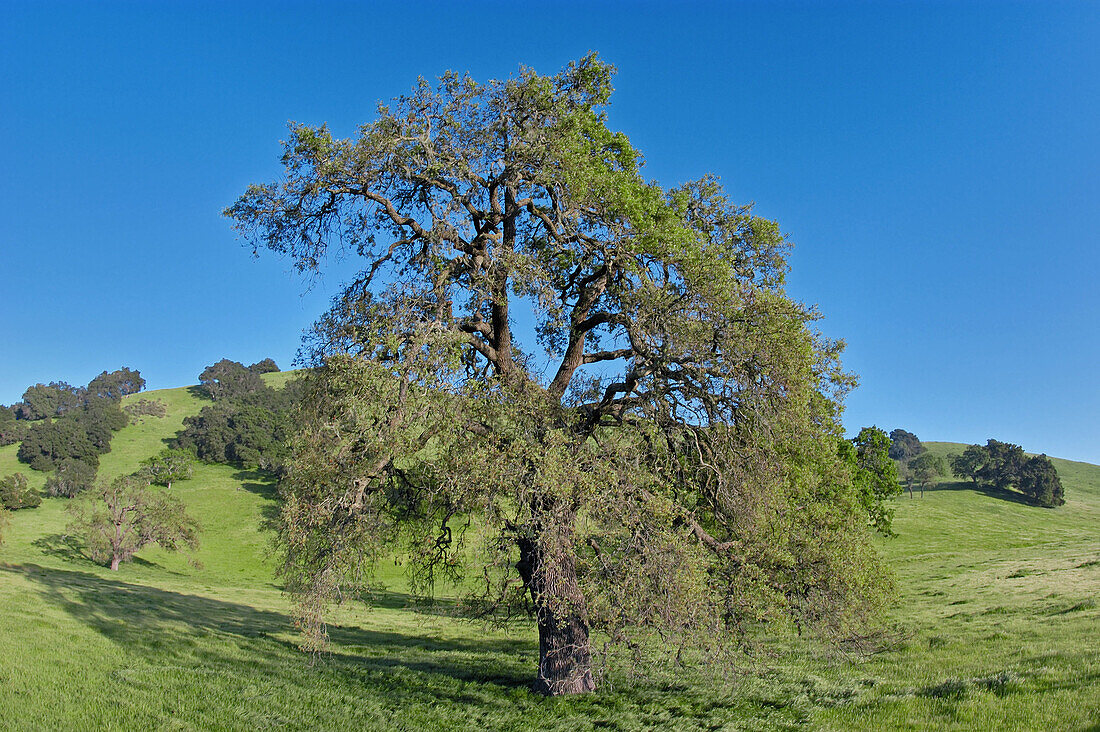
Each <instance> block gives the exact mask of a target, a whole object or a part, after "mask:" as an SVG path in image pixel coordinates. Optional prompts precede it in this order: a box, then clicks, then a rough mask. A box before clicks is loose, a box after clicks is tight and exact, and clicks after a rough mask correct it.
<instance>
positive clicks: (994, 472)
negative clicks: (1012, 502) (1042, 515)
mask: <svg viewBox="0 0 1100 732" xmlns="http://www.w3.org/2000/svg"><path fill="white" fill-rule="evenodd" d="M985 453H986V463H985V465H984V466H983V467H982V468H981V470H980V471H979V476H978V477H979V478H980V479H981V481H982V482H983V483H988V484H989V485H992V486H996V487H997V488H1000V489H1002V490H1007V489H1009V488H1011V487H1013V486H1016V487H1019V485H1020V475H1021V472H1022V471H1023V469H1024V463H1026V462H1027V455H1026V454H1025V453H1024V449H1023V448H1022V447H1020V446H1019V445H1013V444H1012V443H1011V442H1001V441H1000V440H993V439H990V440H987V441H986V443H985Z"/></svg>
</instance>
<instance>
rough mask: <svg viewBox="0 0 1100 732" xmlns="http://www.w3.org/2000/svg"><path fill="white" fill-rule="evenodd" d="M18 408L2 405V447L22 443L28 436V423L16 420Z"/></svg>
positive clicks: (0, 422) (0, 411) (0, 417)
mask: <svg viewBox="0 0 1100 732" xmlns="http://www.w3.org/2000/svg"><path fill="white" fill-rule="evenodd" d="M16 411H17V409H16V407H5V406H3V405H0V447H3V446H4V445H14V444H15V443H17V442H21V441H22V440H23V438H24V437H26V435H27V423H26V422H24V421H23V420H20V419H16V416H15V413H16Z"/></svg>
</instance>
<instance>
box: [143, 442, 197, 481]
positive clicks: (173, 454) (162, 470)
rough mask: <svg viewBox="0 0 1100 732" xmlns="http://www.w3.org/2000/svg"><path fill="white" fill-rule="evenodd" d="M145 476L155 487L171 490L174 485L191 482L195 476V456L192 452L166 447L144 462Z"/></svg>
mask: <svg viewBox="0 0 1100 732" xmlns="http://www.w3.org/2000/svg"><path fill="white" fill-rule="evenodd" d="M141 464H142V470H141V473H142V474H143V475H146V476H148V478H149V481H150V482H151V483H153V484H154V485H162V486H164V487H165V488H169V489H170V488H171V487H172V483H175V482H178V481H181V480H190V479H191V476H192V475H194V474H195V454H194V453H193V452H191V451H190V450H183V449H179V448H171V447H166V448H165V449H163V450H161V451H160V452H159V453H157V454H156V455H154V456H152V457H150V458H146V459H145V460H143V461H142V463H141Z"/></svg>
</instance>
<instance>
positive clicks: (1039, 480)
mask: <svg viewBox="0 0 1100 732" xmlns="http://www.w3.org/2000/svg"><path fill="white" fill-rule="evenodd" d="M951 469H952V471H953V472H954V473H955V475H958V476H960V477H964V476H965V477H967V478H970V479H971V480H972V481H974V482H975V483H981V484H985V485H990V486H994V487H995V488H999V489H1001V490H1008V489H1010V488H1015V489H1016V490H1018V491H1020V492H1021V493H1023V494H1024V495H1025V496H1027V497H1028V498H1030V499H1031V500H1032V501H1033V502H1034V503H1036V504H1038V505H1040V506H1046V507H1048V508H1053V507H1056V506H1061V505H1064V504H1065V502H1066V501H1065V497H1064V494H1063V490H1062V481H1061V479H1060V478H1059V477H1058V470H1057V469H1056V468H1055V467H1054V463H1053V462H1051V460H1050V458H1048V457H1047V456H1046V455H1034V456H1032V457H1028V456H1027V455H1026V454H1025V453H1024V449H1023V448H1022V447H1020V446H1019V445H1013V444H1012V443H1009V442H1001V441H1000V440H993V439H990V440H988V441H987V442H986V444H985V445H984V446H982V445H969V446H967V448H966V450H965V451H964V452H963V453H962V454H961V455H958V456H955V457H954V458H953V459H952V461H951Z"/></svg>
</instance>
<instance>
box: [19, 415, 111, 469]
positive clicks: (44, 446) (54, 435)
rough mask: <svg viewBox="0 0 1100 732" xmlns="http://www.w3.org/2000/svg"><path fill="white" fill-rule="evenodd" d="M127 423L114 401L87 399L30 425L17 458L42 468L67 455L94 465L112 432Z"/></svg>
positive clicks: (107, 450) (97, 462)
mask: <svg viewBox="0 0 1100 732" xmlns="http://www.w3.org/2000/svg"><path fill="white" fill-rule="evenodd" d="M126 422H127V416H126V413H125V412H123V411H122V409H121V407H120V406H119V403H118V402H117V401H116V400H113V399H100V398H91V399H88V400H86V401H85V403H84V404H82V405H81V406H79V407H75V408H73V409H71V410H68V411H66V412H65V414H64V415H63V416H62V417H59V418H57V419H53V420H43V421H41V422H38V423H36V424H34V425H32V426H31V427H30V429H28V430H27V434H26V437H25V438H24V439H23V443H22V444H21V445H20V446H19V452H18V456H19V460H20V461H22V462H24V463H27V464H28V465H30V467H31V468H32V469H33V470H41V471H49V470H53V469H54V468H55V467H56V466H57V465H58V463H60V462H61V461H62V460H65V459H70V458H71V459H75V460H79V461H81V462H84V463H86V464H88V465H90V466H92V467H97V466H98V465H99V456H100V455H101V454H103V453H106V452H110V450H111V437H112V434H113V433H114V432H117V431H118V430H120V429H122V428H123V427H125V426H126Z"/></svg>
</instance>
